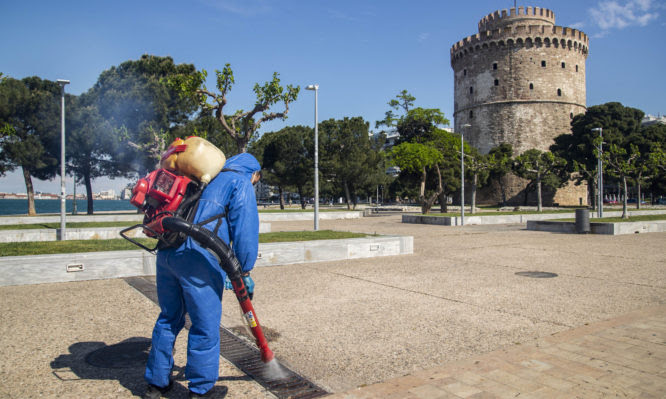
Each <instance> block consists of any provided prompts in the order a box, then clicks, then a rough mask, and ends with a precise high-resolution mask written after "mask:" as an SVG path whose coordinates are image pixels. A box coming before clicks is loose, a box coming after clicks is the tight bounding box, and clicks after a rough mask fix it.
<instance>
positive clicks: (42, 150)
mask: <svg viewBox="0 0 666 399" xmlns="http://www.w3.org/2000/svg"><path fill="white" fill-rule="evenodd" d="M60 94H61V90H60V86H58V84H57V83H55V82H51V81H48V80H42V79H40V78H38V77H28V78H24V79H21V80H16V79H12V78H6V79H4V80H2V81H0V126H2V130H1V132H2V133H1V134H2V135H1V136H0V172H2V173H3V174H4V173H5V172H7V171H12V170H14V169H16V168H21V170H22V172H23V179H24V181H25V186H26V192H27V194H28V214H29V215H35V214H36V211H35V196H34V188H33V185H32V177H36V178H38V179H40V180H47V179H51V178H53V177H54V176H55V175H56V173H57V171H58V164H59V162H58V159H59V155H58V154H59V153H60V130H59V126H60Z"/></svg>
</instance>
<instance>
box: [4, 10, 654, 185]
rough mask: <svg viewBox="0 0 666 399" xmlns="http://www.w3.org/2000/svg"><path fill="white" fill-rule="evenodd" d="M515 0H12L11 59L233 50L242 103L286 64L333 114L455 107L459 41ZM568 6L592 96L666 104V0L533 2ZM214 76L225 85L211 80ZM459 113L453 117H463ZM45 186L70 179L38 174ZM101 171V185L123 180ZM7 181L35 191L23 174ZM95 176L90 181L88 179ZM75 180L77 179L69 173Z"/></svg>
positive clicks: (191, 56)
mask: <svg viewBox="0 0 666 399" xmlns="http://www.w3.org/2000/svg"><path fill="white" fill-rule="evenodd" d="M513 5H514V2H513V1H489V0H475V1H467V2H457V1H456V2H453V1H441V0H415V1H412V2H406V1H395V0H338V1H327V0H288V1H270V0H190V1H176V0H159V1H157V0H139V1H137V0H133V1H129V0H115V1H90V0H86V1H78V0H77V1H68V0H64V1H46V0H41V1H39V0H22V1H17V0H14V1H10V0H5V1H3V3H2V5H0V14H1V15H2V17H3V18H2V25H0V54H3V57H2V60H1V61H0V72H3V73H4V74H5V75H8V76H11V77H14V78H23V77H26V76H32V75H37V76H39V77H41V78H44V79H51V80H55V79H69V80H71V84H70V85H69V86H67V91H68V92H69V93H73V94H81V93H83V92H85V91H87V90H88V89H89V88H90V87H92V85H93V84H94V83H95V81H96V80H97V77H98V76H99V74H100V73H101V72H102V71H104V70H105V69H108V68H110V67H111V66H114V65H118V64H120V63H122V62H124V61H127V60H135V59H138V58H139V57H140V56H141V55H142V54H154V55H160V56H167V55H168V56H171V57H173V59H174V60H175V62H176V63H192V64H194V65H195V66H196V68H198V69H201V68H204V69H207V70H208V71H209V72H210V75H212V76H214V73H213V71H214V70H215V69H221V68H222V67H223V66H224V64H225V63H230V64H231V66H232V68H233V70H234V74H235V78H236V85H235V86H234V88H233V90H232V92H231V94H230V95H229V104H228V105H227V109H228V111H233V110H236V109H241V108H242V109H248V108H249V107H251V106H252V105H253V103H254V97H253V93H252V86H253V85H254V83H256V82H259V83H263V82H265V81H268V80H270V79H271V76H272V73H273V72H275V71H276V72H279V73H280V78H281V79H282V83H283V84H293V85H299V86H301V89H304V87H305V86H306V85H308V84H311V83H317V84H319V85H320V90H319V119H320V120H324V119H329V118H342V117H344V116H362V117H363V118H365V120H367V121H370V123H371V126H372V127H374V122H375V121H376V120H379V119H381V118H382V117H383V115H384V112H385V111H386V110H387V109H388V105H387V104H386V103H387V102H388V101H389V100H390V99H392V98H394V97H395V95H396V94H397V93H399V92H400V91H401V90H403V89H406V90H408V91H409V92H410V93H411V94H412V95H414V96H415V97H416V102H415V105H416V106H422V107H427V108H440V109H441V110H442V111H443V112H444V114H445V115H446V116H447V117H448V118H450V119H451V118H452V113H453V73H452V70H451V66H450V60H449V49H450V48H451V45H453V43H455V42H456V41H458V40H460V39H462V38H464V37H466V36H469V35H472V34H475V33H477V23H478V21H479V20H480V19H481V18H482V17H483V16H485V15H487V14H489V13H491V12H493V11H495V10H501V9H507V8H511V7H513ZM517 5H518V6H537V7H543V8H548V9H551V10H553V11H554V12H555V17H556V24H557V25H560V26H569V27H574V28H577V29H580V30H582V31H584V32H585V33H587V34H588V35H589V36H590V53H589V57H588V59H587V105H588V106H590V105H596V104H602V103H605V102H608V101H619V102H621V103H623V104H624V105H627V106H632V107H636V108H639V109H641V110H643V111H645V112H646V113H648V114H653V115H656V114H659V113H660V114H664V113H666V77H665V75H664V71H665V70H666V44H665V41H666V2H665V1H657V0H600V1H570V0H565V1H554V0H551V1H539V0H534V1H531V2H529V3H525V2H522V1H519V2H518V3H517ZM209 86H210V87H214V83H213V82H211V83H210V85H209ZM313 119H314V99H313V92H310V91H305V90H302V91H301V94H300V95H299V98H298V101H296V102H295V103H293V104H292V105H291V108H290V112H289V118H288V119H287V120H286V121H284V122H283V121H276V122H271V123H269V124H266V125H264V126H263V127H262V129H261V132H266V131H274V130H279V129H280V128H282V127H284V126H287V125H299V124H302V125H310V126H311V125H312V123H313ZM451 122H453V121H451ZM34 183H35V187H36V190H38V191H46V192H53V193H57V192H59V178H58V180H57V181H53V182H42V181H40V180H34ZM122 185H123V183H122V182H119V181H108V180H106V179H100V180H98V181H95V182H94V183H93V190H94V191H99V190H102V189H106V188H114V189H116V190H118V189H119V188H120V187H121V186H122ZM0 191H4V192H25V186H24V184H23V180H22V177H19V176H18V174H17V173H13V174H9V175H8V176H6V177H4V178H0ZM81 191H83V187H79V192H81ZM67 192H68V193H71V192H72V188H71V178H70V183H69V184H68V185H67Z"/></svg>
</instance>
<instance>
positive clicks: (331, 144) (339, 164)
mask: <svg viewBox="0 0 666 399" xmlns="http://www.w3.org/2000/svg"><path fill="white" fill-rule="evenodd" d="M368 129H369V123H368V122H365V121H364V120H363V118H361V117H353V118H344V119H342V120H335V119H329V120H326V121H323V122H322V123H321V124H320V125H319V140H320V142H319V144H320V154H321V158H320V159H321V162H320V170H321V173H322V177H323V180H324V181H329V182H330V183H332V184H333V186H334V189H337V190H339V191H341V192H344V196H345V199H346V201H347V207H348V208H350V209H351V208H352V207H353V208H355V207H356V203H357V196H359V195H361V194H368V193H370V192H373V191H374V190H373V189H374V188H376V186H377V185H378V184H382V182H383V180H382V181H378V180H377V178H378V176H380V175H381V173H383V172H384V163H383V154H382V153H380V151H379V150H380V149H379V148H376V145H377V144H378V143H377V142H376V141H374V140H372V139H371V138H370V137H369V134H368ZM380 144H381V143H380ZM380 171H381V172H380Z"/></svg>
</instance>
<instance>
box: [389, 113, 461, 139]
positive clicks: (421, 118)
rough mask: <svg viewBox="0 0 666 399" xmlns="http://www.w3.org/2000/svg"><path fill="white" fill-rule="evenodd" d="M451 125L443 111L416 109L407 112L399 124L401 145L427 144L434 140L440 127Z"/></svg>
mask: <svg viewBox="0 0 666 399" xmlns="http://www.w3.org/2000/svg"><path fill="white" fill-rule="evenodd" d="M448 124H449V120H448V119H446V118H445V117H444V114H443V113H442V111H440V110H439V109H436V108H420V107H419V108H414V109H411V110H409V111H408V112H407V114H406V115H404V116H403V117H402V118H400V121H399V122H398V124H397V128H398V133H400V139H399V140H398V144H399V143H407V142H409V143H425V142H428V141H431V140H432V134H433V133H434V132H436V131H438V130H439V129H438V126H445V125H448Z"/></svg>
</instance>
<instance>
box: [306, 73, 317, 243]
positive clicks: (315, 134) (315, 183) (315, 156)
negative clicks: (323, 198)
mask: <svg viewBox="0 0 666 399" xmlns="http://www.w3.org/2000/svg"><path fill="white" fill-rule="evenodd" d="M305 89H306V90H314V92H315V116H314V118H315V120H314V123H315V128H314V190H315V203H314V229H315V231H317V230H319V113H318V111H319V110H318V104H317V101H318V93H319V85H308V86H307V87H306V88H305Z"/></svg>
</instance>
